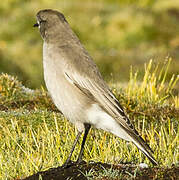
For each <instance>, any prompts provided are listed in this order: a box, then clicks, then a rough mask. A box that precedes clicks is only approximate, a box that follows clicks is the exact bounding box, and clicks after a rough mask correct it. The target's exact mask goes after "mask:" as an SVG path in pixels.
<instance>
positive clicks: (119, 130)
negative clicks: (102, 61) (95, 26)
mask: <svg viewBox="0 0 179 180" xmlns="http://www.w3.org/2000/svg"><path fill="white" fill-rule="evenodd" d="M36 19H37V23H36V24H34V27H38V28H39V31H40V35H41V37H42V39H43V70H44V80H45V84H46V87H47V90H48V92H49V94H50V96H51V98H52V100H53V102H54V104H55V105H56V107H57V108H58V109H59V110H60V111H61V112H62V114H63V115H64V116H65V117H66V118H67V119H68V120H69V121H70V122H71V123H73V124H74V125H75V127H76V128H77V130H78V134H77V136H76V139H75V140H74V143H73V145H72V149H71V151H70V153H69V156H68V158H67V159H66V161H65V163H64V167H67V165H68V164H70V162H71V156H72V154H73V151H74V149H75V146H76V144H77V142H78V140H79V138H80V136H81V135H82V134H83V133H84V135H83V140H82V143H81V148H80V152H79V155H78V158H77V161H76V163H80V162H81V161H82V156H83V151H84V145H85V142H86V138H87V135H88V133H89V130H90V129H91V126H92V127H94V128H97V129H102V130H104V131H107V132H110V133H112V134H114V135H115V136H117V137H119V138H121V139H123V140H126V141H128V142H132V143H133V144H134V145H136V146H137V148H138V149H140V150H141V151H142V153H143V154H144V155H145V156H146V157H147V158H148V159H149V160H150V161H151V163H152V164H153V165H157V164H158V163H157V161H156V159H155V158H154V157H153V153H154V152H153V151H152V149H151V148H150V147H149V145H148V144H147V143H146V142H145V140H144V139H143V138H142V137H141V136H140V135H139V133H138V132H137V130H136V129H135V127H134V126H133V124H132V123H131V121H130V119H129V118H128V116H127V114H126V113H125V112H124V109H123V107H122V106H121V105H120V103H119V101H118V99H117V98H116V97H115V95H114V94H113V92H112V91H111V89H110V88H109V86H108V85H107V83H106V82H105V81H104V79H103V78H102V75H101V73H100V71H99V70H98V67H97V65H96V64H95V63H94V61H93V59H92V57H91V56H90V55H89V53H88V52H87V50H86V49H85V47H84V46H83V45H82V43H81V42H80V40H79V38H78V37H77V35H76V34H75V33H74V32H73V30H72V28H71V27H70V25H69V23H68V22H67V20H66V18H65V16H64V15H63V13H61V12H59V11H57V10H53V9H43V10H40V11H39V12H38V13H37V14H36Z"/></svg>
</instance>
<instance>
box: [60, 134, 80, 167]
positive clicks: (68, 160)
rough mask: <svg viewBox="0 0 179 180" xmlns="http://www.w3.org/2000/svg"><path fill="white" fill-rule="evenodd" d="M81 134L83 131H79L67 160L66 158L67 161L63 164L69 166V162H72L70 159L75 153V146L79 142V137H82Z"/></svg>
mask: <svg viewBox="0 0 179 180" xmlns="http://www.w3.org/2000/svg"><path fill="white" fill-rule="evenodd" d="M81 134H82V132H79V133H78V135H77V136H76V139H75V141H74V143H73V146H72V149H71V152H70V154H69V156H68V158H67V160H66V161H65V163H64V164H63V167H67V166H68V164H69V162H70V159H71V156H72V154H73V151H74V149H75V146H76V144H77V142H78V139H79V138H80V136H81Z"/></svg>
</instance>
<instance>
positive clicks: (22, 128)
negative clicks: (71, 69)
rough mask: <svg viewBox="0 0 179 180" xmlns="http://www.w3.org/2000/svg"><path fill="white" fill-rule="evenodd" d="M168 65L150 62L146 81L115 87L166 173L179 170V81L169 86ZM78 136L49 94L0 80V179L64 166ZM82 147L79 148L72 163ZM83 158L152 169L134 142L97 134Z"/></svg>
mask: <svg viewBox="0 0 179 180" xmlns="http://www.w3.org/2000/svg"><path fill="white" fill-rule="evenodd" d="M169 63H170V60H169V61H168V63H166V65H165V66H164V67H157V66H154V64H153V62H152V61H150V62H149V63H148V64H147V65H146V66H145V75H144V78H143V81H142V82H139V81H138V78H137V75H136V73H133V72H132V71H131V76H130V81H129V83H128V84H126V85H124V86H121V87H123V88H121V87H119V85H117V84H113V85H112V88H113V92H114V93H115V95H116V96H117V97H118V99H119V101H120V103H121V104H122V105H123V106H124V107H125V109H126V111H127V112H128V114H129V116H130V118H131V120H132V121H133V123H134V125H135V127H136V129H137V130H138V131H139V133H140V134H141V135H142V137H143V138H144V139H146V141H147V142H148V143H149V145H150V146H151V148H152V149H153V150H154V157H155V158H156V159H157V161H158V162H159V166H160V167H162V168H165V167H167V166H169V167H170V166H172V164H174V166H177V165H178V160H179V156H178V149H177V148H178V145H179V142H178V138H179V137H178V136H179V129H178V117H179V110H178V109H177V108H178V103H176V102H178V99H179V97H178V96H177V95H173V93H174V92H173V91H174V90H175V87H176V84H177V80H178V79H177V77H175V76H172V77H171V80H170V81H169V82H167V81H165V77H166V73H167V68H168V66H169ZM152 67H153V68H152ZM166 67H167V68H166ZM160 68H161V69H160ZM16 96H17V97H18V98H17V97H16ZM19 100H21V101H20V102H19ZM150 102H151V103H150ZM76 135H77V130H76V129H75V128H74V127H73V126H72V125H71V124H70V123H69V122H68V121H67V120H66V119H65V118H64V117H63V116H62V115H61V114H60V113H59V112H57V109H55V107H54V106H53V105H52V102H51V101H50V99H49V97H48V94H47V93H46V91H44V89H40V90H35V91H34V90H29V89H27V88H25V87H24V86H22V84H21V83H20V82H19V81H18V80H17V79H16V78H14V77H12V76H9V75H7V74H3V75H1V76H0V179H11V178H12V179H14V178H23V177H26V176H28V175H31V174H33V173H34V172H37V171H42V170H46V169H49V168H51V167H56V166H59V165H62V164H63V163H64V161H65V160H66V158H67V156H68V154H69V152H70V149H71V147H72V142H73V140H74V139H75V136H76ZM79 148H80V143H78V144H77V147H76V149H75V152H74V154H73V157H72V159H73V160H75V159H76V158H77V155H78V153H79ZM84 159H85V160H86V161H89V160H94V161H101V162H108V163H114V164H117V163H119V162H120V160H121V159H123V162H128V161H129V162H133V163H135V164H138V163H140V162H145V163H149V164H150V162H149V161H148V159H146V158H145V157H144V156H143V155H142V153H141V152H139V151H138V149H137V148H136V147H135V146H134V145H132V144H131V143H126V142H125V141H123V140H121V139H119V138H117V137H115V136H113V135H112V134H109V133H107V132H104V131H101V130H96V129H92V130H91V131H90V134H89V136H88V138H87V143H86V146H85V151H84ZM150 165H151V164H150Z"/></svg>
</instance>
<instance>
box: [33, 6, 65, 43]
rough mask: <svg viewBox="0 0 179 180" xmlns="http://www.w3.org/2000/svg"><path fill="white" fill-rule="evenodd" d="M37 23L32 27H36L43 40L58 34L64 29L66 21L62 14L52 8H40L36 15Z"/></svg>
mask: <svg viewBox="0 0 179 180" xmlns="http://www.w3.org/2000/svg"><path fill="white" fill-rule="evenodd" d="M36 18H37V23H36V24H34V27H38V28H39V30H40V34H41V36H42V38H43V39H44V40H46V39H49V38H52V37H55V36H58V35H59V34H60V33H61V34H62V33H63V32H65V31H66V29H67V26H68V23H67V21H66V19H65V17H64V15H63V14H62V13H60V12H58V11H55V10H52V9H44V10H40V11H39V12H38V13H37V15H36Z"/></svg>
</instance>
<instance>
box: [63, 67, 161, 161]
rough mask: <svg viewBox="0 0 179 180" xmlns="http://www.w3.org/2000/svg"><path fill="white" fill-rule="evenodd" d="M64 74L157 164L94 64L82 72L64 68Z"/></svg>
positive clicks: (149, 149)
mask: <svg viewBox="0 0 179 180" xmlns="http://www.w3.org/2000/svg"><path fill="white" fill-rule="evenodd" d="M79 68H80V67H79ZM90 72H91V75H90ZM65 76H66V77H67V78H68V79H69V80H70V82H71V83H73V84H74V86H76V87H77V88H78V89H80V90H81V91H82V92H83V93H84V94H86V95H88V96H90V97H93V99H94V100H95V101H96V102H97V103H98V104H99V105H100V107H101V108H102V109H104V110H105V111H106V112H107V113H108V114H109V115H111V116H112V117H113V118H114V119H115V120H116V121H117V122H118V124H119V125H120V126H121V127H122V128H123V129H124V130H125V131H126V132H127V133H128V134H129V135H130V137H131V138H132V139H133V143H134V144H135V145H136V146H137V147H138V148H139V149H141V150H142V152H143V153H144V154H145V155H146V156H147V157H148V158H149V159H150V160H151V162H152V163H153V164H155V165H156V164H157V162H156V161H155V159H154V158H153V156H152V155H151V153H150V152H153V151H152V150H151V148H150V147H149V145H148V144H147V143H146V142H145V141H144V140H143V138H142V137H141V136H140V135H139V134H138V132H137V131H136V130H135V128H134V127H133V125H132V124H131V122H130V120H129V118H128V117H127V116H126V115H125V112H124V110H123V108H122V107H121V105H120V104H119V101H118V100H117V99H116V97H115V96H114V95H113V93H112V92H111V90H110V89H109V88H108V86H107V85H106V83H105V82H104V80H103V79H102V77H101V75H100V73H99V71H98V69H97V67H96V66H94V64H92V65H90V66H89V67H88V71H83V72H82V73H80V71H78V70H77V71H72V70H69V71H68V70H66V71H65Z"/></svg>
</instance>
